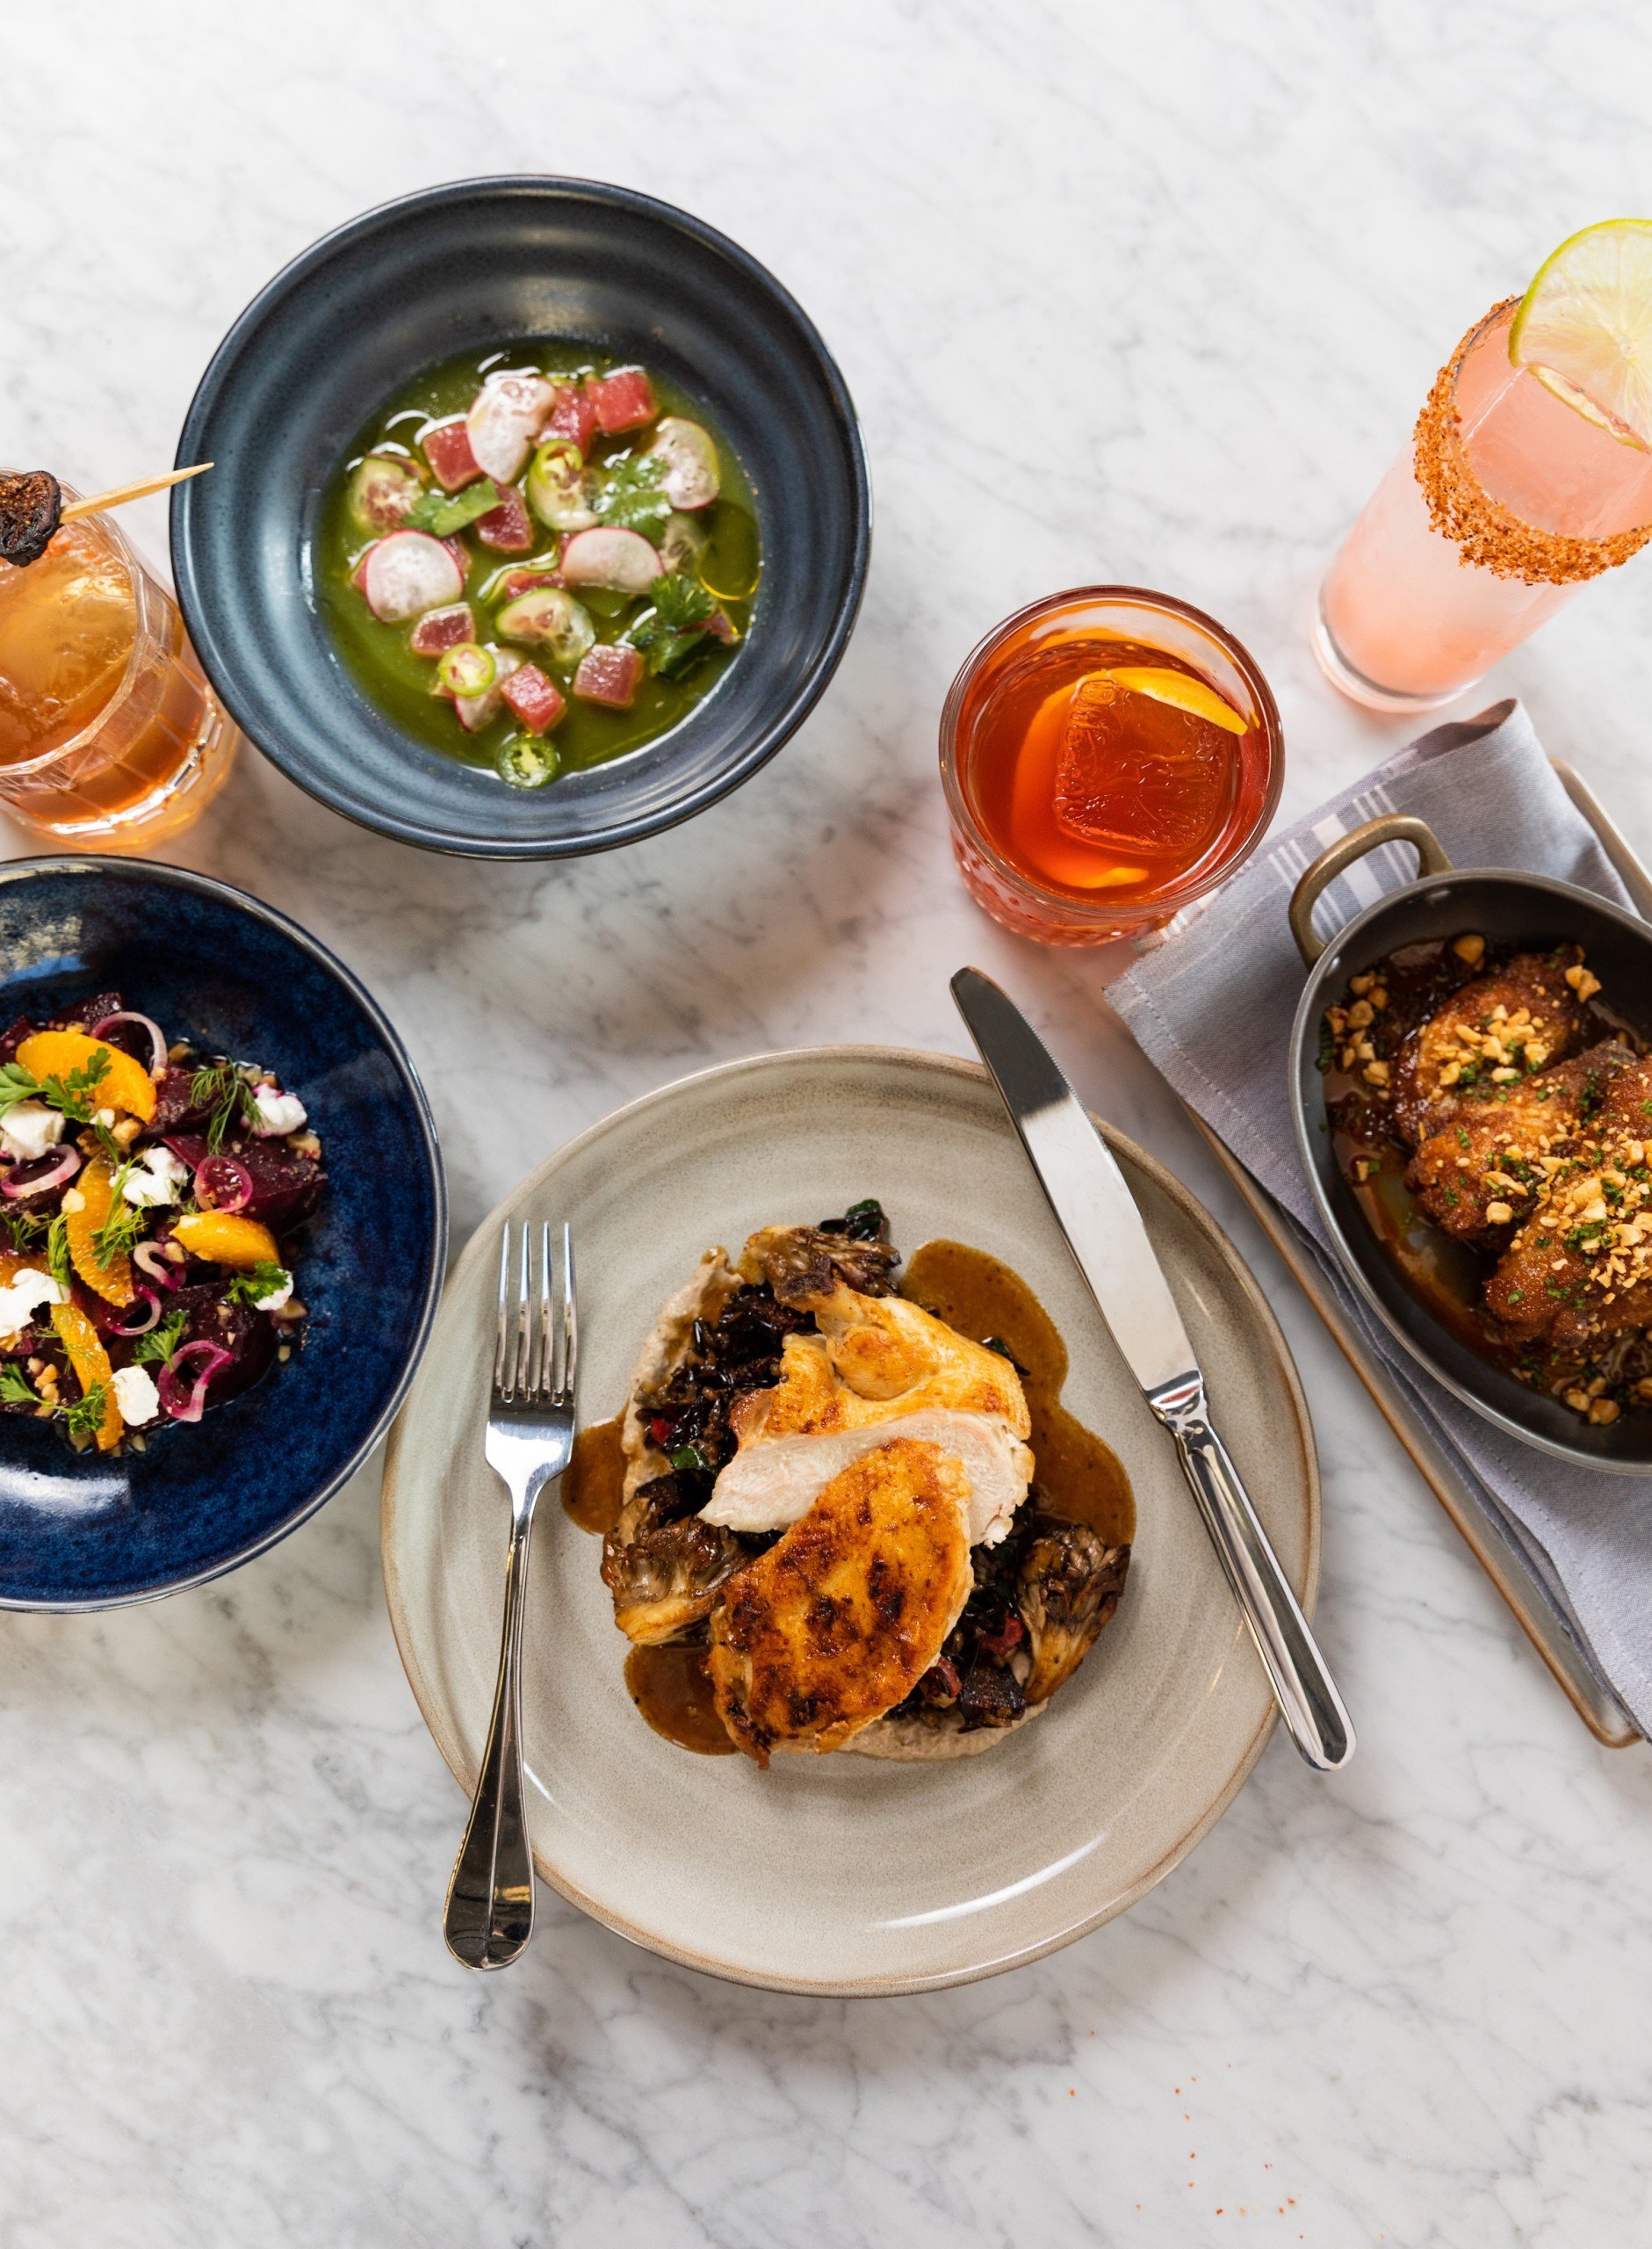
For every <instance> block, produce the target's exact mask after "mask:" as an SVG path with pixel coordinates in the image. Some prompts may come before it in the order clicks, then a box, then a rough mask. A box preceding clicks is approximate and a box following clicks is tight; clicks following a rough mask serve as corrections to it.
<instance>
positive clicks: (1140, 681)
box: [941, 586, 1284, 944]
mask: <svg viewBox="0 0 1652 2249" xmlns="http://www.w3.org/2000/svg"><path fill="white" fill-rule="evenodd" d="M941 775H942V778H943V780H944V782H945V785H946V791H947V801H948V805H949V809H950V811H951V814H952V826H953V849H954V850H955V851H956V855H957V859H958V864H959V866H960V867H961V868H962V870H963V879H964V880H965V882H966V883H967V884H968V885H969V887H970V891H971V893H973V895H974V897H975V898H976V900H977V903H979V904H980V905H982V906H984V907H985V908H986V911H987V912H988V913H989V914H991V915H992V916H993V918H994V920H996V921H999V922H1003V923H1004V925H1005V927H1006V929H1015V930H1018V931H1019V932H1020V933H1021V935H1022V936H1030V937H1036V938H1039V939H1041V940H1042V942H1043V943H1045V944H1101V943H1103V942H1104V941H1105V940H1106V939H1107V938H1109V937H1115V936H1127V935H1129V934H1131V933H1133V932H1137V931H1140V930H1143V929H1151V928H1153V927H1154V926H1156V925H1157V924H1158V923H1160V922H1167V921H1168V920H1169V919H1170V918H1171V916H1172V915H1173V914H1175V913H1176V912H1178V911H1179V909H1180V908H1182V907H1183V906H1185V905H1187V903H1189V901H1190V900H1193V899H1195V898H1197V897H1199V896H1201V894H1202V893H1204V892H1206V891H1208V890H1210V889H1211V888H1213V887H1214V886H1215V885H1216V884H1217V883H1218V882H1220V881H1221V880H1222V879H1223V877H1224V876H1225V875H1228V874H1230V873H1231V872H1232V871H1233V869H1234V868H1235V867H1236V866H1237V864H1239V862H1240V861H1241V860H1242V859H1243V858H1244V857H1245V856H1246V855H1247V854H1248V853H1249V851H1250V850H1252V847H1253V846H1254V845H1255V843H1256V842H1258V840H1259V838H1260V836H1261V835H1262V834H1263V832H1264V830H1265V829H1266V826H1267V823H1268V821H1269V820H1270V819H1271V818H1272V816H1273V807H1274V806H1275V805H1276V803H1277V802H1278V800H1279V792H1280V784H1281V782H1282V780H1283V777H1284V748H1283V742H1282V739H1281V736H1280V723H1279V712H1278V711H1277V710H1276V708H1275V707H1274V703H1273V696H1272V695H1271V694H1270V693H1269V691H1268V686H1267V683H1266V680H1265V679H1264V678H1263V677H1262V675H1261V673H1260V672H1259V670H1258V669H1257V668H1256V666H1255V665H1254V664H1253V663H1252V661H1251V659H1250V657H1249V656H1248V655H1247V654H1246V653H1245V651H1244V649H1243V648H1242V647H1240V645H1239V643H1238V642H1237V640H1234V639H1233V638H1232V637H1231V636H1230V634H1229V633H1224V632H1223V629H1222V627H1221V626H1219V625H1217V624H1216V623H1215V622H1214V620H1213V619H1212V618H1208V617H1205V616H1203V615H1201V612H1200V611H1198V610H1196V609H1192V608H1189V607H1188V605H1187V604H1186V603H1185V602H1179V601H1176V600H1174V599H1173V598H1172V597H1171V596H1169V595H1167V594H1155V593H1146V592H1143V591H1141V590H1139V589H1136V588H1134V587H1130V586H1091V587H1086V588H1081V589H1078V590H1077V591H1074V592H1071V593H1064V594H1054V595H1051V596H1050V597H1048V598H1047V599H1045V600H1043V601H1039V602H1035V603H1034V604H1032V606H1031V607H1030V608H1028V609H1024V610H1022V611H1020V612H1019V613H1018V614H1017V615H1016V616H1014V617H1012V618H1009V619H1007V621H1006V623H1004V624H1003V625H1000V626H999V627H998V629H997V630H996V632H993V633H989V634H988V636H987V638H986V639H985V640H983V641H982V643H981V645H980V647H978V648H977V649H976V650H975V652H974V654H972V655H971V656H970V658H969V660H968V662H966V663H965V665H964V667H963V670H962V671H961V672H960V673H959V674H958V676H957V678H956V680H955V681H954V682H953V684H952V690H951V692H950V693H949V696H948V698H947V704H946V709H945V711H944V712H943V714H942V717H941Z"/></svg>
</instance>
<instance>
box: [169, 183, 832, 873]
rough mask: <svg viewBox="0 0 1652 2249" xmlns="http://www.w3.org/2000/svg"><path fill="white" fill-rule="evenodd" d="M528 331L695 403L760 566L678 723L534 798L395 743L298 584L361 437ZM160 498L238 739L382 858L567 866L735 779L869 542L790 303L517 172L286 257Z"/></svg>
mask: <svg viewBox="0 0 1652 2249" xmlns="http://www.w3.org/2000/svg"><path fill="white" fill-rule="evenodd" d="M530 336H558V337H565V338H572V339H574V340H577V341H583V342H587V343H590V344H592V345H593V346H594V347H596V348H598V349H600V350H602V351H611V352H615V353H617V354H619V355H621V356H622V357H624V358H637V359H641V360H646V362H647V364H648V365H651V366H654V367H657V368H659V369H660V370H661V371H662V372H664V373H665V374H667V376H669V377H671V378H672V379H673V380H675V381H676V382H678V383H680V384H681V385H682V387H683V388H684V389H686V390H688V391H689V393H690V394H694V395H696V396H697V397H699V398H702V399H703V400H704V401H706V403H707V405H708V407H709V408H710V409H711V412H712V413H713V415H714V416H715V417H716V419H717V420H718V423H719V424H720V426H721V428H722V430H723V432H724V434H725V437H726V438H727V439H728V441H729V443H730V445H732V447H733V449H734V451H735V452H736V453H737V454H738V455H739V459H740V462H741V464H742V466H743V467H744V468H745V470H746V473H747V476H748V477H749V478H750V481H751V483H752V486H753V488H754V493H755V495H756V503H757V514H758V524H759V531H760V533H761V540H762V549H763V575H762V581H761V585H760V586H759V589H758V592H757V597H756V602H755V606H754V611H753V615H752V619H751V626H750V630H749V633H748V634H747V641H746V646H745V647H743V648H742V649H741V651H740V653H739V660H738V661H737V662H734V663H732V664H731V665H729V666H728V668H727V669H726V671H725V675H724V676H723V677H722V679H720V680H719V681H718V684H717V686H716V688H715V689H714V690H713V691H712V692H711V694H710V695H708V696H707V697H705V698H704V699H703V701H702V702H700V703H698V704H696V705H695V707H694V708H693V709H692V710H691V711H690V712H689V713H688V714H687V716H686V717H684V718H683V719H682V720H681V721H680V722H679V723H678V724H677V725H676V726H675V727H672V728H671V730H670V731H669V732H668V733H667V734H662V735H660V736H659V737H658V738H657V739H656V740H654V741H651V742H647V743H645V744H644V745H643V746H642V747H641V748H638V749H635V750H633V751H631V752H630V753H629V754H628V755H625V756H620V757H617V758H615V759H613V760H612V761H610V763H608V764H606V765H602V766H599V767H597V768H595V770H589V771H586V772H574V773H570V774H567V775H566V776H564V777H561V778H560V779H559V780H557V781H555V782H554V783H552V785H550V786H549V787H546V788H543V789H532V790H519V789H513V788H509V787H508V786H506V785H504V784H503V783H502V782H501V780H500V779H499V777H498V776H497V775H495V774H494V773H492V772H487V771H482V770H477V769H476V768H473V767H472V766H468V765H466V764H465V763H463V762H462V761H461V760H459V759H458V758H456V757H445V756H443V755H442V753H441V752H440V751H439V750H437V749H435V748H430V747H429V745H428V744H425V743H422V742H420V741H415V740H414V739H412V738H411V737H410V736H409V735H408V734H404V733H403V732H402V731H401V729H400V727H397V725H396V724H395V722H394V720H392V719H390V718H389V717H387V716H386V715H385V714H384V713H382V712H379V710H377V709H376V708H375V707H374V706H373V705H372V704H371V703H370V702H368V700H367V699H366V698H365V697H364V695H363V694H362V692H361V691H360V689H359V688H358V687H357V684H356V683H355V682H354V680H353V679H352V677H351V676H350V672H349V670H348V669H346V667H345V666H344V664H343V662H341V661H340V658H339V656H338V654H337V653H336V651H335V648H334V646H333V643H332V640H331V638H330V636H329V633H328V626H327V623H326V620H325V618H324V617H323V616H322V615H321V611H320V609H319V607H318V604H317V602H316V599H315V597H314V589H313V570H312V564H311V552H312V542H313V539H314V535H315V530H316V523H317V517H318V514H319V511H320V509H321V501H322V497H323V495H324V493H325V490H326V488H327V486H328V482H329V480H330V479H331V477H332V475H333V474H334V472H335V468H336V467H337V466H338V465H339V463H340V462H341V461H342V460H343V459H344V458H345V457H346V454H347V452H348V450H349V447H350V444H351V441H352V440H353V439H354V438H355V437H356V435H357V431H358V430H360V428H361V426H362V424H363V423H364V421H365V420H366V419H367V417H368V416H370V415H371V414H372V412H373V411H374V410H375V409H376V408H378V407H379V405H380V404H381V403H382V402H383V401H385V400H386V399H387V398H389V397H391V396H392V395H393V394H394V393H395V392H397V391H398V390H400V388H401V387H403V385H404V384H406V383H407V382H408V380H409V379H410V378H411V377H412V376H414V375H415V374H416V373H417V372H419V371H420V370H421V369H422V368H424V367H427V366H430V365H435V364H436V362H437V361H439V360H443V359H446V358H451V357H453V356H456V355H457V354H458V353H460V352H465V351H472V350H475V351H486V350H487V349H488V348H489V347H490V346H491V345H494V344H506V343H516V342H519V341H520V340H521V339H523V337H530ZM178 460H179V462H180V464H182V463H184V462H190V461H198V460H210V461H212V462H213V464H214V466H213V471H212V474H210V475H207V476H200V477H196V478H194V479H193V480H191V481H190V482H189V483H187V484H183V485H180V486H178V487H177V489H176V490H175V491H174V493H173V495H172V568H173V575H174V577H175V578H176V580H177V590H178V599H179V601H180V603H181V604H182V605H183V610H184V618H185V621H186V622H187V624H188V626H189V630H190V635H191V639H192V640H193V641H194V644H195V647H196V648H197V650H198V653H199V655H200V658H201V662H203V663H204V664H205V666H206V669H207V671H208V673H209V674H210V675H211V677H212V680H213V684H214V686H215V687H216V688H217V689H218V691H219V693H220V695H221V697H222V698H223V700H224V702H225V703H226V704H227V705H228V707H229V709H230V711H231V712H233V713H234V717H235V718H236V719H237V720H239V722H240V724H241V725H242V727H243V728H244V729H245V731H246V732H247V734H249V735H250V737H251V738H252V740H253V741H255V742H256V744H257V746H258V748H260V749H261V750H263V753H264V755H265V756H267V757H268V758H270V759H271V761H272V762H273V763H275V764H277V765H278V766H279V767H280V768H281V770H282V771H283V772H285V773H286V774H288V775H289V776H290V777H292V779H293V780H294V781H296V782H298V783H299V785H300V786H301V787H303V788H305V789H307V790H308V791H309V792H311V794H312V795H313V796H315V797H319V798H320V799H321V802H322V803H323V804H327V805H330V806H332V807H333V808H334V810H335V811H336V812H341V813H343V814H347V815H348V817H349V818H350V819H351V820H356V821H360V822H362V824H363V825H364V826H365V827H368V828H377V829H379V831H380V832H381V833H383V834H385V835H393V836H396V837H398V838H399V839H400V840H401V841H402V842H408V843H417V844H422V845H424V846H425V847H426V848H428V849H429V850H438V851H456V852H463V853H467V854H470V855H473V856H476V857H484V858H501V859H510V858H561V857H574V856H576V855H578V854H581V853H583V852H588V851H597V850H606V849H608V848H610V847H611V846H613V845H615V844H619V843H629V842H635V841H636V840H638V838H639V837H641V836H645V835H654V834H656V833H657V832H659V831H660V829H662V828H670V827H672V826H674V825H675V823H676V822H677V821H682V820H686V819H687V818H688V817H689V815H690V814H693V813H696V812H699V811H702V810H703V809H704V807H705V806H708V805H711V804H714V803H715V802H716V801H717V800H718V799H719V798H720V797H723V796H725V795H726V794H727V793H728V792H729V791H730V790H731V789H734V788H737V787H738V786H739V784H740V783H741V782H742V781H745V780H747V779H748V778H749V777H750V776H751V775H752V774H753V773H754V772H755V771H756V770H758V768H759V767H760V766H761V765H762V764H764V763H766V762H767V760H768V758H770V757H772V756H774V754H775V752H776V750H777V749H778V748H780V747H781V745H782V744H783V742H784V741H787V740H788V738H789V737H790V735H791V734H793V733H795V732H796V730H797V727H799V726H800V725H801V724H802V723H803V720H804V718H806V717H807V715H808V713H809V712H810V711H811V710H812V708H813V707H814V705H815V703H816V702H817V700H818V699H819V697H820V695H821V694H822V693H823V692H824V691H825V689H826V683H827V682H828V681H829V680H830V679H831V677H832V675H833V672H834V671H835V669H837V665H838V661H839V659H840V656H841V655H842V653H843V649H844V647H845V645H846V643H847V641H848V636H849V633H850V630H851V628H852V627H853V626H854V623H855V613H856V611H857V610H858V609H859V606H860V601H861V593H862V587H863V585H864V583H865V578H866V566H867V555H868V549H869V543H870V535H871V534H870V524H871V504H870V497H869V489H868V484H867V474H866V460H865V454H864V452H863V449H862V443H861V436H860V430H859V426H858V424H857V423H856V421H855V409H854V407H853V405H852V403H851V402H850V399H849V394H848V390H847V389H846V387H845V386H844V382H843V378H842V376H841V375H840V373H839V372H838V370H837V367H836V366H835V365H834V364H833V359H832V357H831V355H830V353H829V352H828V351H827V350H826V345H825V344H824V343H822V341H821V339H820V337H819V335H818V334H817V333H816V331H815V329H814V328H813V326H812V324H811V322H809V320H808V318H807V317H806V315H804V312H803V310H802V309H801V307H799V306H798V305H797V302H796V301H795V300H794V299H793V298H792V297H791V296H790V295H789V294H788V293H787V292H786V290H785V289H783V287H782V286H781V285H780V283H779V282H778V281H776V278H774V276H773V275H772V274H771V273H769V272H768V271H767V270H766V268H764V267H763V266H761V265H760V264H758V263H757V261H756V260H755V259H754V258H753V257H748V256H747V253H746V252H745V251H744V250H742V249H739V247H738V246H737V245H736V244H735V243H733V242H730V241H729V240H728V239H727V237H726V236H725V235H720V234H718V233H717V232H716V231H715V230H714V229H713V228H710V227H708V226H705V225H703V223H702V222H701V221H699V220H697V219H693V218H690V217H689V215H688V213H686V212H682V211H678V210H675V209H674V208H673V206H671V205H669V204H666V203H660V202H656V201H655V200H654V199H653V198H652V197H650V196H646V195H638V194H635V193H633V192H631V190H629V189H626V188H619V187H610V186H605V185H603V184H600V183H598V182H595V181H591V180H574V179H553V178H546V177H537V176H528V177H508V178H499V179H480V180H463V181H458V182H455V183H452V184H448V185H444V186H441V187H434V188H428V189H425V190H424V191H422V192H420V193H418V194H416V195H410V196H407V197H404V198H403V199H401V200H400V201H399V202H395V203H390V204H386V205H385V206H383V207H382V208H381V209H379V210H376V211H370V212H368V213H366V214H365V215H364V217H362V218H359V219H356V220H353V221H350V224H349V225H347V226H344V227H342V228H339V229H338V230H337V232H336V233H334V234H331V235H327V236H325V237H324V238H323V239H322V240H321V242H316V243H314V245H313V246H312V247H311V248H310V249H307V250H305V251H304V252H303V253H302V254H301V255H300V256H299V257H297V258H295V259H294V261H293V262H292V264H291V265H289V266H287V267H286V268H285V270H284V271H282V272H280V273H278V275H277V276H276V278H274V280H273V281H271V283H270V284H269V285H268V286H267V287H266V288H264V290H263V292H262V293H261V294H260V295H259V296H257V297H256V298H255V299H254V300H253V302H252V303H251V304H250V305H249V307H247V309H246V311H245V312H244V313H242V315H241V317H240V319H239V320H237V321H236V322H235V324H234V327H233V328H232V329H230V331H229V333H228V335H227V336H226V337H225V338H224V341H223V342H222V343H221V344H220V346H219V348H218V351H217V352H216V353H215V354H214V356H213V359H212V362H211V364H210V365H208V367H207V369H206V373H205V375H204V376H203V377H202V379H201V382H200V387H199V388H198V390H197V392H196V394H195V398H194V401H193V402H192V404H191V407H190V410H189V415H188V418H187V419H186V421H185V423H184V432H183V436H182V438H181V439H180V441H179V448H178Z"/></svg>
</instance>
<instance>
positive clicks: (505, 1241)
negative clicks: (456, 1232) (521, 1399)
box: [494, 1226, 510, 1392]
mask: <svg viewBox="0 0 1652 2249" xmlns="http://www.w3.org/2000/svg"><path fill="white" fill-rule="evenodd" d="M509 1294H510V1228H509V1226H502V1227H501V1229H500V1234H499V1333H498V1337H497V1340H496V1341H495V1342H494V1391H495V1392H503V1390H504V1388H505V1345H506V1341H507V1338H508V1336H509V1318H508V1313H507V1309H506V1307H507V1305H508V1303H509Z"/></svg>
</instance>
